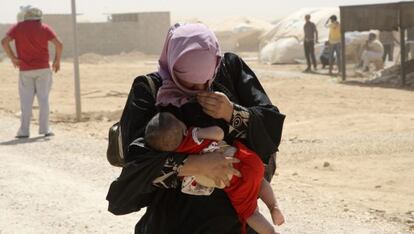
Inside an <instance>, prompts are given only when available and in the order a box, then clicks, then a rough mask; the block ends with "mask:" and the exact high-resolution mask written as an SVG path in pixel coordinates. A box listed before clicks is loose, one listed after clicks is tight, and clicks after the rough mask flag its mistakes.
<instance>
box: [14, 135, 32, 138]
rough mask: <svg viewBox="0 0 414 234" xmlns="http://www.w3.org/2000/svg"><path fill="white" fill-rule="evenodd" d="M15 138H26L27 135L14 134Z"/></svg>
mask: <svg viewBox="0 0 414 234" xmlns="http://www.w3.org/2000/svg"><path fill="white" fill-rule="evenodd" d="M15 138H17V139H26V138H29V136H26V135H22V136H20V135H17V136H15Z"/></svg>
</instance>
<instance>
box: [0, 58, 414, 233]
mask: <svg viewBox="0 0 414 234" xmlns="http://www.w3.org/2000/svg"><path fill="white" fill-rule="evenodd" d="M88 58H89V60H91V59H92V60H93V59H95V60H96V61H84V63H83V64H81V89H82V110H83V113H84V114H83V118H82V122H80V123H75V121H74V111H75V107H74V103H75V99H74V91H73V78H72V77H73V72H72V64H71V63H70V62H65V63H63V64H62V71H61V72H60V73H58V74H56V75H55V77H54V85H53V90H52V93H51V111H52V114H51V119H52V124H53V128H54V131H55V132H56V134H57V135H56V136H55V137H53V138H43V137H38V136H37V127H38V126H37V108H36V107H35V110H34V121H33V122H34V124H33V126H32V131H31V133H32V136H31V138H30V139H28V140H14V139H13V136H14V134H15V132H16V130H17V127H18V122H19V120H18V116H19V105H18V95H17V75H18V72H17V71H16V70H14V69H13V68H12V67H11V65H10V64H9V63H8V62H3V63H0V83H1V84H2V85H1V86H0V93H1V96H0V158H1V159H2V163H1V164H0V207H1V212H0V233H2V234H3V233H132V232H133V225H134V223H135V222H136V221H137V219H138V217H139V216H140V215H141V214H140V213H136V214H131V215H127V216H121V217H116V216H113V215H111V214H110V213H108V212H107V211H106V206H107V203H106V201H105V196H106V192H107V189H108V186H109V183H110V182H111V180H112V179H114V178H116V176H117V175H118V174H119V169H117V168H112V167H110V166H109V165H108V164H107V162H106V161H105V160H106V159H105V150H106V134H107V129H108V127H109V126H110V125H111V124H112V123H113V122H114V121H115V120H117V119H118V118H119V116H120V112H121V110H122V108H123V105H124V103H125V99H126V95H127V93H128V91H129V88H130V85H131V82H132V80H133V79H134V77H135V76H137V75H139V74H144V73H147V72H151V71H153V70H154V69H155V68H156V63H155V58H154V57H142V56H137V58H134V56H129V57H122V56H118V57H112V58H111V57H110V58H105V59H102V58H99V57H93V56H89V57H88ZM86 62H88V63H86ZM248 64H250V65H251V66H252V68H253V69H254V70H255V71H256V73H257V75H258V76H259V77H260V80H261V82H262V84H263V86H264V87H265V89H266V91H267V92H268V94H269V96H270V97H271V99H272V101H273V103H274V104H275V105H277V106H278V107H279V108H280V110H281V111H282V112H283V113H285V114H286V115H287V118H286V124H285V128H284V133H283V140H282V144H281V146H280V153H279V155H278V166H279V169H278V175H277V176H276V177H274V179H273V182H272V186H273V188H274V190H275V192H276V193H277V195H278V197H279V200H280V204H281V206H282V207H283V210H284V212H285V215H286V219H287V221H286V224H285V225H284V226H282V227H278V228H277V229H278V230H279V231H280V232H281V233H411V232H412V233H414V170H413V169H412V168H414V92H413V90H403V89H394V88H384V87H374V86H367V85H358V84H355V83H341V82H338V80H337V79H336V78H332V77H329V76H326V75H323V74H303V73H301V72H299V71H301V70H303V69H304V67H303V66H301V65H289V66H267V65H260V64H257V63H256V62H255V61H254V60H250V59H249V60H248ZM35 106H37V104H36V102H35ZM264 213H265V214H267V212H265V211H264Z"/></svg>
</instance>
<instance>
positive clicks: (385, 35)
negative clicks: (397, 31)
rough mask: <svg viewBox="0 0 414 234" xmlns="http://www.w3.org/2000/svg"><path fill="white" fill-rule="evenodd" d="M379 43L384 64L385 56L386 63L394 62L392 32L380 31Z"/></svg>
mask: <svg viewBox="0 0 414 234" xmlns="http://www.w3.org/2000/svg"><path fill="white" fill-rule="evenodd" d="M379 41H380V42H381V43H382V46H383V47H384V54H383V55H382V61H383V62H385V60H386V58H387V56H388V61H393V60H394V41H395V39H394V34H393V32H392V31H380V33H379Z"/></svg>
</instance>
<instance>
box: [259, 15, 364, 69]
mask: <svg viewBox="0 0 414 234" xmlns="http://www.w3.org/2000/svg"><path fill="white" fill-rule="evenodd" d="M307 14H310V15H311V21H312V22H313V23H315V24H316V27H317V29H318V33H319V43H318V44H316V45H315V50H316V51H315V54H316V55H319V53H320V50H321V48H322V47H323V44H324V43H325V41H327V40H328V37H329V29H328V28H327V27H326V26H325V23H326V21H327V19H329V17H330V16H331V15H336V16H337V17H338V19H339V9H338V8H305V9H301V10H299V11H297V12H295V13H293V14H291V15H290V16H288V17H286V18H284V19H282V20H281V21H279V22H278V23H277V24H276V26H275V27H274V28H273V29H272V30H270V31H269V32H267V33H266V34H265V35H264V36H263V37H262V38H261V41H260V47H259V59H260V62H262V63H267V64H276V63H282V64H283V63H298V62H301V61H304V59H305V55H304V49H303V38H304V33H303V26H304V24H305V15H307ZM366 38H367V33H359V32H352V33H347V34H346V39H345V40H346V44H347V56H348V55H351V57H352V55H353V54H355V45H352V44H358V45H359V44H361V43H363V42H364V40H366Z"/></svg>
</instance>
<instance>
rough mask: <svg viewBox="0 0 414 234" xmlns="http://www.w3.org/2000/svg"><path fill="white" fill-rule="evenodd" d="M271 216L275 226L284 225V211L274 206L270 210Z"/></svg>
mask: <svg viewBox="0 0 414 234" xmlns="http://www.w3.org/2000/svg"><path fill="white" fill-rule="evenodd" d="M270 214H271V215H272V221H273V224H274V225H278V226H280V225H282V224H283V223H284V222H285V217H283V214H282V211H280V209H279V207H277V206H274V207H273V208H272V209H271V210H270Z"/></svg>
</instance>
